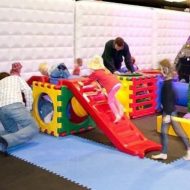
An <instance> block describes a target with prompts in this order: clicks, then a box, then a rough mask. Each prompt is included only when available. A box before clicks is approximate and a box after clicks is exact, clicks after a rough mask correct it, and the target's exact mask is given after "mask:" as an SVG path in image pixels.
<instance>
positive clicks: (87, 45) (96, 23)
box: [75, 1, 154, 69]
mask: <svg viewBox="0 0 190 190" xmlns="http://www.w3.org/2000/svg"><path fill="white" fill-rule="evenodd" d="M75 18H76V37H75V54H76V57H82V58H83V59H84V60H85V61H88V60H89V58H90V57H92V56H93V55H95V54H100V55H101V54H102V52H103V49H104V45H105V43H106V41H108V40H110V39H114V38H116V37H117V36H121V37H123V38H124V39H125V41H126V42H127V43H128V45H129V47H130V51H131V54H132V55H133V56H134V57H135V58H136V61H137V64H138V65H139V67H140V68H144V69H148V68H151V67H152V56H153V55H152V51H151V49H152V44H153V43H152V41H153V29H154V27H153V24H154V23H153V19H154V13H153V10H152V9H151V8H147V7H138V6H130V5H124V4H118V3H108V2H87V1H77V2H76V17H75Z"/></svg>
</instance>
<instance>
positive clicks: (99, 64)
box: [87, 55, 105, 70]
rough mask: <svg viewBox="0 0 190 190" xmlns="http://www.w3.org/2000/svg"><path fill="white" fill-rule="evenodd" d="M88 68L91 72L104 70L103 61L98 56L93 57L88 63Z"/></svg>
mask: <svg viewBox="0 0 190 190" xmlns="http://www.w3.org/2000/svg"><path fill="white" fill-rule="evenodd" d="M87 66H88V68H89V69H93V70H99V69H105V66H104V63H103V59H102V57H101V56H99V55H95V56H94V57H93V58H92V59H91V60H90V62H89V63H88V65H87Z"/></svg>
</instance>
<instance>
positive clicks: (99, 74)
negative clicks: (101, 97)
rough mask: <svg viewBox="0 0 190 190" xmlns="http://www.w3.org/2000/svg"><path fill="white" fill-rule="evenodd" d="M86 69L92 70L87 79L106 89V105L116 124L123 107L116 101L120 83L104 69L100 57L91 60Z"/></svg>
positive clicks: (120, 116)
mask: <svg viewBox="0 0 190 190" xmlns="http://www.w3.org/2000/svg"><path fill="white" fill-rule="evenodd" d="M88 68H89V69H91V70H92V73H91V74H90V75H89V78H90V79H91V80H96V81H97V82H98V83H99V84H100V85H101V86H102V87H104V88H105V89H106V92H107V94H108V104H109V106H110V108H111V110H112V112H113V113H114V115H115V121H114V122H118V121H119V120H120V119H121V118H122V116H123V106H122V105H121V104H120V102H119V101H118V100H117V99H116V93H117V92H118V90H119V89H120V87H121V83H120V81H119V80H118V79H117V77H116V76H115V75H114V74H112V73H111V72H110V71H109V70H107V69H106V68H105V66H104V64H103V59H102V57H100V56H98V55H96V56H94V57H93V58H92V60H91V61H90V63H89V64H88Z"/></svg>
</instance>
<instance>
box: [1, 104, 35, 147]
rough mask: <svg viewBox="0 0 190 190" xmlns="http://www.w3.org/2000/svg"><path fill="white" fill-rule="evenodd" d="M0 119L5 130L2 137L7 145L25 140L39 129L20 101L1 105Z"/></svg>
mask: <svg viewBox="0 0 190 190" xmlns="http://www.w3.org/2000/svg"><path fill="white" fill-rule="evenodd" d="M0 121H1V123H2V125H3V127H4V129H5V132H6V134H4V135H2V137H3V138H4V139H5V140H6V141H7V143H8V147H12V146H15V145H18V144H21V143H24V142H27V141H28V140H30V139H31V138H32V137H33V136H34V135H36V134H37V133H38V131H39V130H38V126H37V123H36V122H35V120H34V118H33V117H32V116H31V114H30V112H29V111H28V110H27V109H26V107H25V106H24V105H23V104H22V103H13V104H10V105H7V106H3V107H1V108H0Z"/></svg>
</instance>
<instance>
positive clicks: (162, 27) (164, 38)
mask: <svg viewBox="0 0 190 190" xmlns="http://www.w3.org/2000/svg"><path fill="white" fill-rule="evenodd" d="M155 11H156V28H155V39H156V47H155V48H156V55H157V57H156V60H157V62H158V61H160V60H161V59H163V58H169V59H170V60H171V61H172V62H173V60H174V59H175V57H176V55H177V53H178V52H179V50H180V49H181V47H182V45H183V44H184V43H185V42H186V40H187V38H188V36H189V35H190V14H189V13H186V12H179V11H172V10H161V9H156V10H155Z"/></svg>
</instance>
